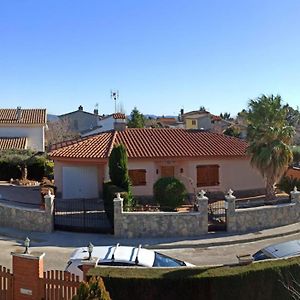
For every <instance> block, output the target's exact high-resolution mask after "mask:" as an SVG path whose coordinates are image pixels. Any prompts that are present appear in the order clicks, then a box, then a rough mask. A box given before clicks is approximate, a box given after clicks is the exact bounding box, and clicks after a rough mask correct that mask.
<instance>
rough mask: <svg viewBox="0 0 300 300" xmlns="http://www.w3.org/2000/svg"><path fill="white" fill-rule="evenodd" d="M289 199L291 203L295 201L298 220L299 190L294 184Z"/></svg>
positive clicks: (299, 210) (299, 214) (299, 215)
mask: <svg viewBox="0 0 300 300" xmlns="http://www.w3.org/2000/svg"><path fill="white" fill-rule="evenodd" d="M291 200H292V203H295V213H296V220H297V222H298V221H299V218H300V191H298V190H297V187H296V186H295V187H294V190H293V191H291Z"/></svg>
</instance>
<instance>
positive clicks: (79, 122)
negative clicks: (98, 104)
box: [58, 105, 99, 133]
mask: <svg viewBox="0 0 300 300" xmlns="http://www.w3.org/2000/svg"><path fill="white" fill-rule="evenodd" d="M58 117H59V118H60V119H64V120H68V122H69V127H70V130H71V131H73V132H78V133H84V132H88V131H91V130H93V129H94V128H97V126H98V121H99V115H98V109H94V113H89V112H86V111H84V110H83V107H82V106H81V105H80V106H79V107H78V110H76V111H72V112H70V113H66V114H63V115H60V116H58Z"/></svg>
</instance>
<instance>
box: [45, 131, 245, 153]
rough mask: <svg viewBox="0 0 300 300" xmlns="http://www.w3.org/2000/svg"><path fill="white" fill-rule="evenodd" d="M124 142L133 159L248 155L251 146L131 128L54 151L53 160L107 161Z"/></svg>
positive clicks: (219, 137) (207, 135)
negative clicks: (248, 148) (85, 159)
mask: <svg viewBox="0 0 300 300" xmlns="http://www.w3.org/2000/svg"><path fill="white" fill-rule="evenodd" d="M119 143H123V144H124V145H125V146H126V148H127V153H128V157H129V158H185V157H195V158H196V157H208V158H209V157H220V156H223V157H233V156H246V147H247V143H246V142H245V141H243V140H240V139H237V138H233V137H229V136H226V135H223V134H218V133H212V132H205V131H200V130H186V129H169V128H153V129H152V128H130V129H127V130H125V131H110V132H105V133H100V134H99V135H96V136H92V137H87V138H86V139H85V140H80V141H77V142H76V143H74V144H72V145H69V146H65V147H63V148H60V149H57V150H53V151H52V153H51V156H52V157H64V158H107V157H108V156H109V154H110V151H111V149H112V147H113V145H116V144H119Z"/></svg>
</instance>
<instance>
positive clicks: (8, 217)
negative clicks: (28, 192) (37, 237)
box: [0, 194, 54, 232]
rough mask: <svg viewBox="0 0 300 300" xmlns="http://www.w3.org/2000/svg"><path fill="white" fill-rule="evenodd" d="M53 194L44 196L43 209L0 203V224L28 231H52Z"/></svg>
mask: <svg viewBox="0 0 300 300" xmlns="http://www.w3.org/2000/svg"><path fill="white" fill-rule="evenodd" d="M53 201H54V196H53V195H49V194H48V195H46V196H45V210H42V209H37V208H27V207H24V206H18V205H14V204H7V203H0V226H3V227H11V228H16V229H21V230H28V231H40V232H51V231H53Z"/></svg>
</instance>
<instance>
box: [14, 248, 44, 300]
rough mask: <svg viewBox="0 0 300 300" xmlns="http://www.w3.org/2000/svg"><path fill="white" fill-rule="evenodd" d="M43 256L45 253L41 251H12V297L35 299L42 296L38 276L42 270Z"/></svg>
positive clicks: (41, 275)
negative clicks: (27, 252) (28, 252)
mask: <svg viewBox="0 0 300 300" xmlns="http://www.w3.org/2000/svg"><path fill="white" fill-rule="evenodd" d="M44 256H45V253H41V252H32V253H30V254H26V253H23V252H21V251H19V252H13V253H12V270H13V274H14V282H13V289H14V299H18V300H28V299H32V300H35V299H41V298H42V297H43V291H42V286H41V282H40V278H42V277H43V272H44Z"/></svg>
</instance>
